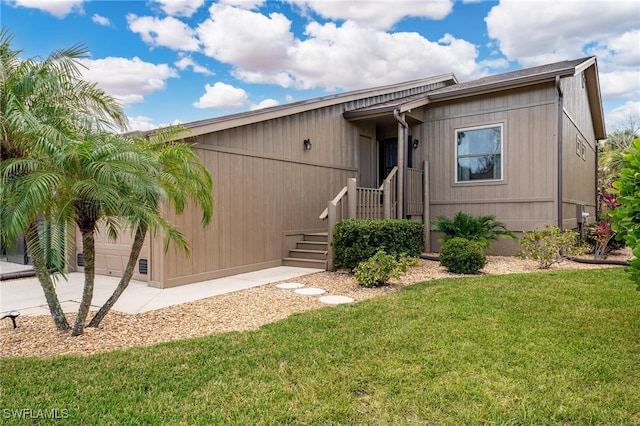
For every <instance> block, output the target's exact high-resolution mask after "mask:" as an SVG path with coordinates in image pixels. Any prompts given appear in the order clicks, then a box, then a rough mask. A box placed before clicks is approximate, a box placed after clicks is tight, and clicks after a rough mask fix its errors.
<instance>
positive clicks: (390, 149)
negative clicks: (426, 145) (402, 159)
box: [378, 136, 413, 185]
mask: <svg viewBox="0 0 640 426" xmlns="http://www.w3.org/2000/svg"><path fill="white" fill-rule="evenodd" d="M409 140H412V138H411V136H409ZM411 151H412V150H411V149H410V148H407V147H405V152H406V153H407V157H406V158H407V167H412V165H413V164H412V161H413V158H412V157H413V156H412V155H411V154H412V152H411ZM378 158H379V163H380V164H379V169H378V179H379V182H378V185H380V184H382V181H383V180H384V178H386V177H387V175H388V174H389V172H390V171H391V169H393V168H394V167H395V166H397V165H398V138H387V139H383V140H381V141H380V146H379V152H378Z"/></svg>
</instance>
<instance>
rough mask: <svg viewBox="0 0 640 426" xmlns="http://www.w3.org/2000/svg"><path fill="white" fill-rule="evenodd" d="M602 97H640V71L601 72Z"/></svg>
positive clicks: (609, 98)
mask: <svg viewBox="0 0 640 426" xmlns="http://www.w3.org/2000/svg"><path fill="white" fill-rule="evenodd" d="M600 91H601V93H602V97H603V98H606V99H607V100H611V99H630V98H632V99H640V72H639V71H637V70H634V71H614V72H601V73H600Z"/></svg>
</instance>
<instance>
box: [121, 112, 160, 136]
mask: <svg viewBox="0 0 640 426" xmlns="http://www.w3.org/2000/svg"><path fill="white" fill-rule="evenodd" d="M127 118H128V119H129V130H130V131H135V130H139V131H141V132H146V131H147V130H153V129H156V128H158V126H157V125H156V124H154V123H153V118H151V117H147V116H144V115H137V116H135V117H127Z"/></svg>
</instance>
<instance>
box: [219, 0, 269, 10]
mask: <svg viewBox="0 0 640 426" xmlns="http://www.w3.org/2000/svg"><path fill="white" fill-rule="evenodd" d="M218 3H220V4H228V5H229V6H236V7H240V8H242V9H257V8H259V7H260V6H262V5H263V4H264V3H265V0H219V1H218Z"/></svg>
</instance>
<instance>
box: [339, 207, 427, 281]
mask: <svg viewBox="0 0 640 426" xmlns="http://www.w3.org/2000/svg"><path fill="white" fill-rule="evenodd" d="M381 248H384V249H385V250H386V252H387V253H389V254H392V255H399V254H400V253H407V254H408V255H409V256H414V257H417V256H419V255H420V253H422V251H423V250H424V225H423V224H422V223H420V222H417V221H415V220H407V219H402V220H395V219H394V220H376V219H345V220H341V221H339V222H338V223H337V224H336V226H335V229H334V231H333V259H334V265H335V267H336V268H349V269H352V270H353V269H355V267H356V266H358V264H359V263H360V262H364V261H366V260H367V259H369V258H370V257H371V256H373V255H375V254H376V252H377V251H378V250H380V249H381Z"/></svg>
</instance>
